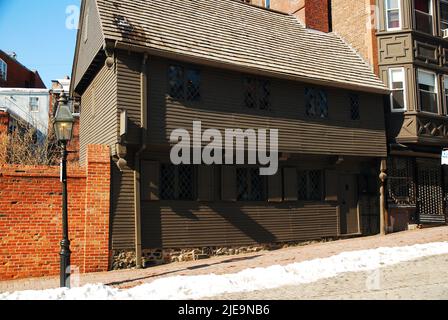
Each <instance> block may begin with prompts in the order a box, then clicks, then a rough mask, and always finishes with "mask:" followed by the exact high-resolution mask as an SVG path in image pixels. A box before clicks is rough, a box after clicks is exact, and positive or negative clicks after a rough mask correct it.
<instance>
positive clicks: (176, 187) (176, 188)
mask: <svg viewBox="0 0 448 320" xmlns="http://www.w3.org/2000/svg"><path fill="white" fill-rule="evenodd" d="M163 166H168V167H169V168H170V169H172V170H173V176H174V178H173V197H172V198H165V197H163V191H162V187H163V186H164V184H163V182H162V180H161V179H162V170H163ZM181 167H191V170H192V177H191V178H192V181H191V184H192V185H191V188H192V190H191V192H192V193H191V194H192V197H191V199H182V198H181V197H180V178H179V177H180V169H181ZM159 177H160V178H159V179H160V182H159V188H160V190H159V198H160V201H178V202H180V201H183V202H192V201H197V199H198V169H197V167H196V166H195V165H174V164H172V163H160V164H159Z"/></svg>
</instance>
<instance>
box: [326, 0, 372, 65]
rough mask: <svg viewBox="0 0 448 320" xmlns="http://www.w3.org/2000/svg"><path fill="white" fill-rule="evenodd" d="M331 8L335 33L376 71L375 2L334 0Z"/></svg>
mask: <svg viewBox="0 0 448 320" xmlns="http://www.w3.org/2000/svg"><path fill="white" fill-rule="evenodd" d="M331 6H332V22H333V23H332V25H333V31H334V32H335V33H337V34H338V35H340V36H341V37H342V38H344V40H345V41H346V42H348V43H349V44H350V45H351V46H352V47H353V48H354V49H355V50H356V51H358V53H359V54H360V55H361V56H362V57H363V58H364V60H365V61H366V62H368V63H369V64H370V65H371V66H373V67H375V70H376V66H377V64H378V55H377V52H378V47H377V42H376V36H375V32H376V30H375V26H376V22H375V0H332V1H331Z"/></svg>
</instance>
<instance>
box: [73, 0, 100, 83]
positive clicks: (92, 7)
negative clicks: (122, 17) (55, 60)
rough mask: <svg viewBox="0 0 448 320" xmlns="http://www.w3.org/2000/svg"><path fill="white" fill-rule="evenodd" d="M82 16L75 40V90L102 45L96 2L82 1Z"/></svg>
mask: <svg viewBox="0 0 448 320" xmlns="http://www.w3.org/2000/svg"><path fill="white" fill-rule="evenodd" d="M83 6H85V8H83V10H81V12H82V13H83V16H82V17H81V22H80V24H79V25H80V26H81V28H80V30H79V32H78V39H77V46H76V48H77V51H76V57H75V65H74V76H75V77H74V78H73V82H74V86H73V87H74V88H76V87H77V86H78V84H79V82H80V81H81V79H82V77H83V76H84V74H85V73H86V71H87V70H88V69H89V67H90V65H91V64H92V62H93V60H94V59H95V57H96V55H97V54H98V52H99V51H100V50H101V49H102V47H103V45H104V37H103V31H102V28H101V22H100V17H99V15H98V9H97V6H96V1H83ZM87 13H89V19H88V23H86V14H87ZM86 27H87V33H88V37H87V41H84V32H85V31H84V30H85V28H86Z"/></svg>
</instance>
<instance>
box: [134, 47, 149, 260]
mask: <svg viewBox="0 0 448 320" xmlns="http://www.w3.org/2000/svg"><path fill="white" fill-rule="evenodd" d="M147 62H148V54H146V53H145V54H144V55H143V59H142V66H141V71H140V97H141V100H140V115H141V119H140V126H141V147H140V149H139V150H138V151H137V153H136V154H135V159H134V208H135V219H134V220H135V255H136V260H135V264H136V267H137V268H139V269H140V268H142V267H143V263H142V224H141V201H140V177H141V155H142V153H143V152H144V151H145V150H146V149H147V142H146V138H147V134H146V133H147V130H148V120H147V115H148V88H147V83H148V64H147Z"/></svg>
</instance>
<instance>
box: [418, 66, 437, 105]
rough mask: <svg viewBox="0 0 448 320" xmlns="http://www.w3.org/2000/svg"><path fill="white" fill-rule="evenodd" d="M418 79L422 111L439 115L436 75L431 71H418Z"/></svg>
mask: <svg viewBox="0 0 448 320" xmlns="http://www.w3.org/2000/svg"><path fill="white" fill-rule="evenodd" d="M417 77H418V92H419V101H420V110H421V111H426V112H431V113H439V104H438V98H437V76H436V74H435V73H433V72H429V71H424V70H418V76H417Z"/></svg>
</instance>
